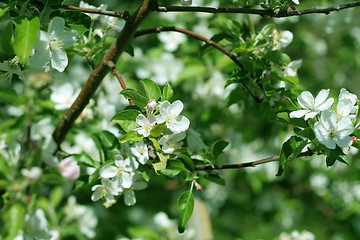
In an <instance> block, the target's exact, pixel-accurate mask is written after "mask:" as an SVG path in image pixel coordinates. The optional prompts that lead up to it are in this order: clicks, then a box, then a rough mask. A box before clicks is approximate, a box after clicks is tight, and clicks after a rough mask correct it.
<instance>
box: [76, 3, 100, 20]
mask: <svg viewBox="0 0 360 240" xmlns="http://www.w3.org/2000/svg"><path fill="white" fill-rule="evenodd" d="M79 7H81V8H90V9H98V10H106V5H105V4H100V6H99V7H95V6H93V5H90V4H88V3H86V2H83V1H80V4H79ZM85 14H86V15H88V16H90V18H91V19H92V20H95V19H98V18H99V17H100V16H101V15H100V14H92V13H85Z"/></svg>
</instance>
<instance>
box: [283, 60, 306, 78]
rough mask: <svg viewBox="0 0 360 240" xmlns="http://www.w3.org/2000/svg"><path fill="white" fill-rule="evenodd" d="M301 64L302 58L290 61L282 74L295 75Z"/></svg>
mask: <svg viewBox="0 0 360 240" xmlns="http://www.w3.org/2000/svg"><path fill="white" fill-rule="evenodd" d="M301 65H302V59H299V60H295V61H292V62H290V63H289V64H288V65H287V66H286V67H285V70H284V76H291V77H295V76H296V75H297V73H296V72H297V70H298V69H299V68H300V67H301Z"/></svg>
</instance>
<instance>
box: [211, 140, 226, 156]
mask: <svg viewBox="0 0 360 240" xmlns="http://www.w3.org/2000/svg"><path fill="white" fill-rule="evenodd" d="M227 145H229V142H226V141H224V140H219V141H216V142H215V143H214V145H213V147H212V154H213V156H214V159H215V160H216V159H217V158H218V157H219V155H220V154H222V153H223V151H224V149H225V148H226V147H227Z"/></svg>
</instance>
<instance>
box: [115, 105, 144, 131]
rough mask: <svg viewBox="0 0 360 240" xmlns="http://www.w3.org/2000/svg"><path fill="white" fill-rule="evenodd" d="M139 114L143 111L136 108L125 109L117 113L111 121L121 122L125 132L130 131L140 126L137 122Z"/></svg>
mask: <svg viewBox="0 0 360 240" xmlns="http://www.w3.org/2000/svg"><path fill="white" fill-rule="evenodd" d="M139 114H141V112H140V111H137V110H135V109H129V110H124V111H122V112H119V113H117V114H115V116H114V117H113V118H112V119H111V120H110V121H111V122H114V123H117V124H119V125H120V126H121V128H122V129H124V131H125V132H130V131H132V130H134V129H135V128H137V127H139V125H138V124H137V123H136V117H137V116H139Z"/></svg>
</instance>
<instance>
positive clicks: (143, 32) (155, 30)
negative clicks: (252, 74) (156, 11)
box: [134, 27, 261, 102]
mask: <svg viewBox="0 0 360 240" xmlns="http://www.w3.org/2000/svg"><path fill="white" fill-rule="evenodd" d="M171 31H173V32H180V33H184V34H186V35H189V36H191V37H193V38H195V39H197V40H200V41H203V42H205V43H207V44H209V45H210V46H212V47H214V48H216V49H218V50H220V51H221V52H223V53H224V54H225V55H226V56H228V57H229V58H230V59H231V60H233V62H234V63H235V64H236V65H238V66H239V67H240V68H244V67H243V65H242V64H241V62H239V60H238V59H237V57H236V56H235V55H234V54H233V53H231V52H230V51H228V50H227V49H225V48H223V47H222V46H220V45H219V44H217V43H216V42H214V41H212V40H210V39H207V38H205V37H203V36H201V35H199V34H196V33H194V32H191V31H189V30H186V29H183V28H178V27H158V28H149V29H144V30H139V31H137V32H136V33H135V35H134V37H140V36H143V35H146V34H150V33H160V32H171ZM242 85H243V86H244V88H245V89H246V90H247V91H248V92H249V94H250V95H251V96H252V97H253V98H254V99H255V101H256V102H261V100H260V99H259V98H258V97H256V96H254V94H253V93H252V92H251V91H250V89H249V88H248V87H247V86H246V85H245V84H244V83H242Z"/></svg>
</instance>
